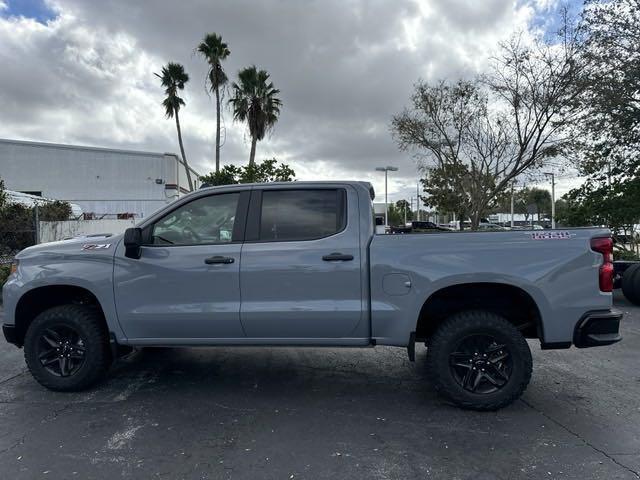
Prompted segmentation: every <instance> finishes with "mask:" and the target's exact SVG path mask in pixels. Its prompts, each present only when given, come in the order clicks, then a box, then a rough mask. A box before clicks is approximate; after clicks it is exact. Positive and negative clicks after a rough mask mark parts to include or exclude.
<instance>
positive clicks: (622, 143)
mask: <svg viewBox="0 0 640 480" xmlns="http://www.w3.org/2000/svg"><path fill="white" fill-rule="evenodd" d="M580 30H581V32H582V34H583V36H584V42H583V49H582V50H581V54H582V60H583V61H582V63H584V64H585V65H586V67H585V68H584V69H583V71H582V83H583V84H584V85H585V89H584V92H583V94H582V95H581V96H580V97H579V103H580V107H581V108H582V115H581V117H580V119H579V121H578V122H577V123H576V135H577V136H580V140H581V142H580V143H579V147H580V152H581V153H582V157H581V159H580V161H579V165H578V166H579V168H580V173H581V174H583V175H585V176H587V181H586V182H585V183H584V184H583V185H581V186H580V187H578V188H576V189H573V190H571V191H570V192H569V193H568V194H567V195H565V196H564V197H563V199H564V200H566V202H567V209H566V212H564V213H562V215H557V216H558V218H559V221H561V222H562V223H563V224H566V225H569V226H584V225H605V226H608V227H609V228H611V230H612V231H613V233H614V235H619V234H622V235H624V236H625V238H626V239H629V238H634V235H633V232H634V225H635V224H638V223H639V222H640V210H638V205H640V179H638V172H639V171H640V55H639V54H638V45H640V2H638V0H616V1H604V0H589V1H587V2H586V4H585V8H584V12H583V16H582V20H581V26H580ZM617 247H618V248H619V249H634V248H637V245H633V244H629V243H624V242H618V243H617Z"/></svg>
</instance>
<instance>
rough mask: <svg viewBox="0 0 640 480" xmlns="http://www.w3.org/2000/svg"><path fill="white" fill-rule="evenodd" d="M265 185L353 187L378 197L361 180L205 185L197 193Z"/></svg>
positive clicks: (368, 185) (367, 183)
mask: <svg viewBox="0 0 640 480" xmlns="http://www.w3.org/2000/svg"><path fill="white" fill-rule="evenodd" d="M264 185H269V186H278V185H282V186H286V187H291V186H294V185H300V186H303V187H314V186H324V185H351V186H356V187H360V188H365V189H366V190H367V191H368V192H369V196H370V197H371V200H373V199H374V198H375V196H376V193H375V190H374V188H373V185H371V183H369V182H364V181H361V180H317V181H316V180H313V181H294V182H265V183H242V184H238V183H234V184H231V185H213V186H211V185H207V184H204V185H202V186H201V187H200V188H199V189H198V190H197V191H201V190H214V189H222V188H231V187H233V188H238V187H239V186H243V187H260V186H264Z"/></svg>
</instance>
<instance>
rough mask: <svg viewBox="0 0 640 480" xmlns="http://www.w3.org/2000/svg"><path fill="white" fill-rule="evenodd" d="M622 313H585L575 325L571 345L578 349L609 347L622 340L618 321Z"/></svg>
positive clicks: (605, 311) (613, 311)
mask: <svg viewBox="0 0 640 480" xmlns="http://www.w3.org/2000/svg"><path fill="white" fill-rule="evenodd" d="M621 319H622V312H619V311H617V310H600V311H594V312H587V313H586V314H585V315H584V316H583V317H582V318H581V319H580V320H579V321H578V323H577V324H576V327H575V330H574V333H573V344H574V345H575V346H576V347H578V348H587V347H598V346H601V345H611V344H612V343H616V342H619V341H620V340H622V337H621V336H620V320H621Z"/></svg>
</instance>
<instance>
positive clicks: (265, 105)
mask: <svg viewBox="0 0 640 480" xmlns="http://www.w3.org/2000/svg"><path fill="white" fill-rule="evenodd" d="M232 88H233V98H231V99H230V100H229V103H231V105H232V108H233V118H234V119H235V120H237V121H240V122H247V124H248V127H249V134H250V136H251V153H250V154H249V166H250V167H251V166H252V165H253V164H254V163H255V157H256V144H257V143H258V141H259V140H262V139H263V138H264V137H265V135H266V134H267V133H268V132H269V131H270V130H271V129H272V128H273V127H274V125H275V123H276V122H277V121H278V116H279V115H280V107H281V106H282V101H281V100H280V99H279V98H278V97H277V95H278V94H279V93H280V90H278V89H276V88H275V87H274V86H273V82H271V81H270V80H269V74H268V73H267V72H266V71H265V70H258V69H257V68H256V67H255V65H254V66H251V67H247V68H245V69H243V70H240V72H239V73H238V81H237V82H234V83H233V85H232Z"/></svg>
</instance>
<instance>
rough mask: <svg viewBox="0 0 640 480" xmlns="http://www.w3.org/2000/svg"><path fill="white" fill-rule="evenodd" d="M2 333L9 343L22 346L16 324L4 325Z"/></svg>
mask: <svg viewBox="0 0 640 480" xmlns="http://www.w3.org/2000/svg"><path fill="white" fill-rule="evenodd" d="M2 333H3V334H4V338H5V339H6V340H7V342H9V343H13V344H14V345H15V346H17V347H21V346H22V344H21V342H19V341H18V332H16V327H15V325H2Z"/></svg>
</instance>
